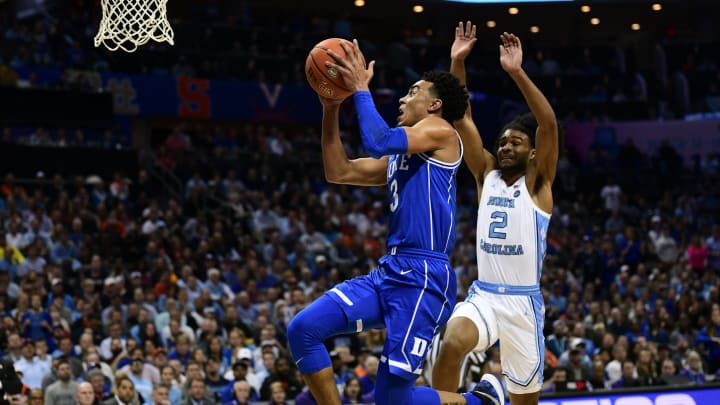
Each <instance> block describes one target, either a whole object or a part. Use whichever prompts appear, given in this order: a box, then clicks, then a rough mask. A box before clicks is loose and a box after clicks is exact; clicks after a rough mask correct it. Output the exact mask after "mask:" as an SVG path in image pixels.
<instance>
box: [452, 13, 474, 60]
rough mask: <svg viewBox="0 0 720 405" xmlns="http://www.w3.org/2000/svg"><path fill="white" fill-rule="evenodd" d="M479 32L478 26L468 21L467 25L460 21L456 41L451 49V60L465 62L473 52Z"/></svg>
mask: <svg viewBox="0 0 720 405" xmlns="http://www.w3.org/2000/svg"><path fill="white" fill-rule="evenodd" d="M476 32H477V26H476V25H475V24H473V23H472V22H470V20H468V22H467V23H465V25H463V23H462V21H460V22H459V23H458V25H457V27H455V41H454V42H453V44H452V47H451V48H450V59H455V60H465V58H467V56H468V55H470V51H472V49H473V46H475V42H477V38H476V37H475V33H476Z"/></svg>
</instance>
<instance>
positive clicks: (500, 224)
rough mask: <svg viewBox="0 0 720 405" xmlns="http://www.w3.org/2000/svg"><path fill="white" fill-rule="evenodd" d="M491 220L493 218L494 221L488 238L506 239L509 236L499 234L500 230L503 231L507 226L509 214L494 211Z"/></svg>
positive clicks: (502, 233)
mask: <svg viewBox="0 0 720 405" xmlns="http://www.w3.org/2000/svg"><path fill="white" fill-rule="evenodd" d="M490 218H492V219H493V221H492V222H491V223H490V232H488V236H489V237H491V238H497V239H505V238H506V237H507V234H506V233H505V232H498V229H503V228H505V227H506V226H507V212H503V211H494V212H493V213H492V214H490Z"/></svg>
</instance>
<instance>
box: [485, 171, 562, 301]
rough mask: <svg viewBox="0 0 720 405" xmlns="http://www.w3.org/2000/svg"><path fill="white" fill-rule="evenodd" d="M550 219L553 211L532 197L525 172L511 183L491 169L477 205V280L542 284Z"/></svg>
mask: <svg viewBox="0 0 720 405" xmlns="http://www.w3.org/2000/svg"><path fill="white" fill-rule="evenodd" d="M549 223H550V214H548V213H546V212H543V211H542V210H540V208H538V207H537V206H536V205H535V203H534V202H533V201H532V198H531V197H530V193H529V192H528V189H527V186H526V185H525V176H523V177H521V178H519V179H518V180H517V181H516V182H515V183H514V184H512V185H510V186H508V185H507V184H506V183H505V180H503V179H502V178H501V177H500V171H499V170H493V171H491V172H490V173H489V174H488V175H487V176H486V177H485V181H484V182H483V190H482V195H481V198H480V203H479V206H478V220H477V256H478V257H477V261H478V280H479V281H480V282H484V283H489V284H498V285H501V286H503V285H504V286H512V287H517V286H520V287H534V288H537V287H539V285H540V273H541V271H542V262H543V259H544V257H545V250H546V247H547V244H546V238H547V231H548V224H549Z"/></svg>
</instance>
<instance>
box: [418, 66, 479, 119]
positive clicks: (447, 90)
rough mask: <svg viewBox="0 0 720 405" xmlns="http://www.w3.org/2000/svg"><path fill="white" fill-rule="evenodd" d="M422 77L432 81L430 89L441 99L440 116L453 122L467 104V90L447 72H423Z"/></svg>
mask: <svg viewBox="0 0 720 405" xmlns="http://www.w3.org/2000/svg"><path fill="white" fill-rule="evenodd" d="M422 79H423V80H425V81H426V82H430V83H432V86H431V87H430V91H432V92H433V93H434V95H435V96H437V98H439V99H440V100H442V117H443V119H445V120H446V121H448V122H449V123H451V124H452V123H453V122H455V121H457V120H459V119H460V118H462V117H463V115H465V110H467V106H468V92H467V89H465V86H463V85H462V84H460V80H458V78H457V77H455V76H453V75H452V74H450V73H449V72H439V71H435V70H433V71H429V72H425V73H424V74H423V76H422Z"/></svg>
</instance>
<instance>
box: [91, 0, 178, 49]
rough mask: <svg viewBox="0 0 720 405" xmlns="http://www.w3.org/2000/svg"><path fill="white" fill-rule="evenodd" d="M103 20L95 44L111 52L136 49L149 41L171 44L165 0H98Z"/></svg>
mask: <svg viewBox="0 0 720 405" xmlns="http://www.w3.org/2000/svg"><path fill="white" fill-rule="evenodd" d="M100 3H101V5H102V12H103V15H102V20H101V21H100V28H99V29H98V33H97V35H95V46H96V47H99V46H100V45H101V44H103V45H105V47H106V48H107V49H109V50H111V51H116V50H118V49H122V50H124V51H125V52H135V51H136V50H137V48H138V47H139V46H141V45H145V44H146V43H147V42H148V41H149V40H151V39H152V40H153V41H156V42H164V41H165V42H168V43H169V44H170V45H173V44H174V42H173V35H174V34H173V30H172V27H170V22H168V20H167V7H166V6H167V0H101V2H100Z"/></svg>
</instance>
